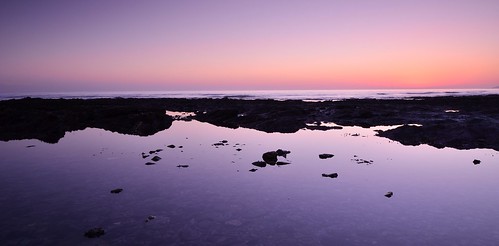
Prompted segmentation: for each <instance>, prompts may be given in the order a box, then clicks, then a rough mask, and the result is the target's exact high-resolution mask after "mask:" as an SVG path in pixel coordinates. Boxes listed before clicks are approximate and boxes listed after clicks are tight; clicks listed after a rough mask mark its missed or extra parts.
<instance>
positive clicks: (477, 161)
mask: <svg viewBox="0 0 499 246" xmlns="http://www.w3.org/2000/svg"><path fill="white" fill-rule="evenodd" d="M481 162H482V161H480V160H477V159H474V160H473V164H475V165H478V164H480V163H481Z"/></svg>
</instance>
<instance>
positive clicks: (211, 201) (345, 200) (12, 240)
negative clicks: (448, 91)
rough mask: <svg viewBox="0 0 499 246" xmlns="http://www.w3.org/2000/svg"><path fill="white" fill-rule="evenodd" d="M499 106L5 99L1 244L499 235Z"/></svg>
mask: <svg viewBox="0 0 499 246" xmlns="http://www.w3.org/2000/svg"><path fill="white" fill-rule="evenodd" d="M498 100H499V96H497V95H489V96H469V97H434V98H412V99H410V100H407V99H403V100H402V99H390V100H387V99H384V100H376V99H354V100H341V101H324V102H305V101H301V100H286V101H276V100H240V99H227V98H226V99H224V98H220V99H173V98H169V99H123V98H115V99H90V100H81V99H35V98H26V99H18V100H5V101H1V102H0V106H1V107H0V109H1V114H0V119H1V121H0V122H1V125H0V130H1V131H0V132H1V140H2V141H0V149H1V151H0V159H1V160H2V165H1V166H0V192H1V193H2V194H3V195H2V197H1V198H0V209H1V210H2V211H3V213H2V214H1V215H0V220H1V221H3V222H2V223H0V231H1V233H0V240H1V241H2V242H3V243H4V244H5V245H19V244H25V245H54V244H56V245H57V244H58V245H78V244H89V243H90V244H106V245H136V244H137V243H140V244H151V245H152V244H169V245H297V244H299V245H332V244H340V245H366V244H380V245H424V244H438V245H494V244H495V243H496V242H497V240H499V234H498V232H499V227H498V226H497V223H496V221H497V220H498V219H499V217H498V216H497V213H495V211H496V208H497V206H499V200H498V199H496V198H497V197H499V193H498V191H497V189H482V188H480V187H495V186H497V185H499V181H498V180H497V178H496V175H495V173H497V171H499V167H497V165H495V163H497V158H498V148H497V146H498V145H497V138H496V136H497V134H495V133H496V132H497V126H498V124H497V120H498V109H497V108H496V107H495V105H497V102H498ZM421 235H424V236H421ZM450 238H451V239H452V240H449V239H450Z"/></svg>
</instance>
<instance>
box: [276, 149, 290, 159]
mask: <svg viewBox="0 0 499 246" xmlns="http://www.w3.org/2000/svg"><path fill="white" fill-rule="evenodd" d="M275 152H276V153H277V156H282V157H284V158H286V156H287V155H288V154H290V153H291V151H289V150H282V149H278V150H276V151H275Z"/></svg>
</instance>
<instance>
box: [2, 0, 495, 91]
mask: <svg viewBox="0 0 499 246" xmlns="http://www.w3.org/2000/svg"><path fill="white" fill-rule="evenodd" d="M498 27H499V0H473V1H472V0H466V1H463V0H442V1H437V0H418V1H416V0H414V1H410V0H407V1H405V0H365V1H360V0H338V1H334V0H328V1H312V0H308V1H295V0H274V1H270V0H266V1H261V0H250V1H243V0H241V1H236V0H227V1H221V0H210V1H207V0H202V1H193V0H182V1H166V0H165V1H131V0H119V1H118V0H116V1H111V0H98V1H96V0H86V1H70V0H60V1H56V0H44V1H39V0H18V1H1V2H0V92H29V91H43V92H57V91H125V90H224V89H226V90H259V89H373V88H377V89H392V88H393V89H399V88H491V87H496V86H499V28H498Z"/></svg>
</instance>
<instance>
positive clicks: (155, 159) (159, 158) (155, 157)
mask: <svg viewBox="0 0 499 246" xmlns="http://www.w3.org/2000/svg"><path fill="white" fill-rule="evenodd" d="M159 160H161V157H159V156H154V157H153V158H152V159H151V161H159Z"/></svg>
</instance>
